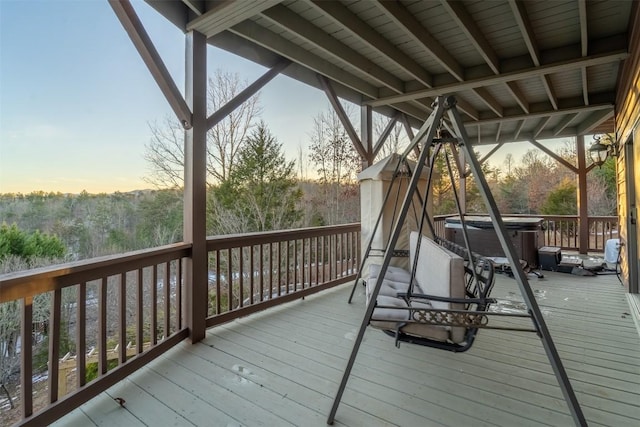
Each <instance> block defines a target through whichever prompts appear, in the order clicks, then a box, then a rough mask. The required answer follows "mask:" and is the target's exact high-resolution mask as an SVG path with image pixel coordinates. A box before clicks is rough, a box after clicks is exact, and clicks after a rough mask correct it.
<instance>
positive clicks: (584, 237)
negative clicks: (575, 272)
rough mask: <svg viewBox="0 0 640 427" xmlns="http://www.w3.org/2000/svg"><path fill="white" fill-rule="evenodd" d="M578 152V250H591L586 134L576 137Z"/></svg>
mask: <svg viewBox="0 0 640 427" xmlns="http://www.w3.org/2000/svg"><path fill="white" fill-rule="evenodd" d="M576 144H577V151H576V152H577V153H578V215H579V219H578V224H579V228H578V250H579V251H580V253H581V254H586V253H587V252H588V251H589V211H588V209H587V207H588V204H587V161H586V158H585V150H584V135H578V136H577V137H576Z"/></svg>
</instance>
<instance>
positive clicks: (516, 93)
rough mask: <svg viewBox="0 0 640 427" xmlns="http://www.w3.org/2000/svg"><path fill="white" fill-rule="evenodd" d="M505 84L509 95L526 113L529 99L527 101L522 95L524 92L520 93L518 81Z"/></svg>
mask: <svg viewBox="0 0 640 427" xmlns="http://www.w3.org/2000/svg"><path fill="white" fill-rule="evenodd" d="M505 84H506V86H507V90H508V91H509V93H510V94H511V96H513V98H514V99H515V100H516V102H517V103H518V105H519V106H520V108H522V111H524V112H525V113H528V112H529V101H527V98H526V97H525V96H524V93H522V90H520V87H519V86H518V83H517V82H515V81H514V82H506V83H505Z"/></svg>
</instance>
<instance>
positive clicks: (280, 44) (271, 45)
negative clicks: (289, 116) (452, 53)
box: [229, 21, 404, 102]
mask: <svg viewBox="0 0 640 427" xmlns="http://www.w3.org/2000/svg"><path fill="white" fill-rule="evenodd" d="M229 31H230V32H232V33H234V34H236V35H238V36H240V37H242V38H244V39H247V40H249V41H251V42H253V43H255V44H257V45H259V46H262V47H264V48H266V49H269V50H271V51H273V52H275V53H277V54H278V55H280V56H283V57H285V58H288V59H290V60H291V61H293V62H296V63H298V64H304V66H305V67H307V68H309V69H310V70H313V71H315V72H316V73H318V74H322V75H324V76H327V77H329V78H330V79H331V80H334V81H336V82H338V83H340V84H342V85H344V86H346V87H348V88H351V89H353V90H355V91H356V92H359V93H361V94H363V95H366V96H368V97H370V98H376V97H377V96H378V88H376V87H375V86H373V85H371V84H369V83H367V82H365V81H363V80H362V79H360V78H358V77H356V76H354V75H353V74H351V73H348V72H347V71H345V70H344V69H342V68H340V67H338V66H336V65H334V64H332V63H330V62H329V61H326V60H324V59H323V58H320V57H318V56H316V55H314V54H312V53H310V52H309V51H308V50H306V49H303V48H301V47H300V46H298V45H296V44H294V43H292V42H291V41H289V40H287V39H285V38H283V37H281V36H280V35H278V34H276V33H274V32H272V31H269V30H267V29H265V28H264V27H261V26H259V25H257V24H256V23H254V22H249V21H247V22H242V23H240V24H236V25H235V26H233V27H231V28H230V29H229ZM403 101H404V100H398V101H396V102H403Z"/></svg>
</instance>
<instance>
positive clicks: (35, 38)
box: [0, 0, 328, 193]
mask: <svg viewBox="0 0 640 427" xmlns="http://www.w3.org/2000/svg"><path fill="white" fill-rule="evenodd" d="M133 4H134V7H135V8H136V11H137V12H138V15H139V17H140V19H141V20H142V22H143V23H144V24H145V26H146V28H147V31H148V32H149V33H150V35H151V38H152V40H153V41H154V44H155V46H156V48H157V49H158V51H159V52H160V54H161V56H162V58H163V60H164V62H165V64H166V65H167V68H168V69H169V71H170V72H171V74H172V76H173V78H174V80H175V81H176V84H177V86H178V87H179V88H181V89H182V88H184V35H183V34H182V32H181V31H180V30H178V29H177V28H176V27H175V26H173V25H172V24H170V23H169V22H168V21H166V20H165V19H164V18H163V17H162V16H160V15H159V14H158V13H157V12H155V11H154V10H153V9H151V8H150V7H149V6H148V5H147V4H146V3H144V2H141V1H134V2H133ZM208 56H209V61H208V71H209V72H212V71H213V70H215V69H216V68H221V69H223V70H225V71H231V72H238V73H239V74H240V76H241V78H242V79H246V80H247V81H248V82H249V83H251V82H253V81H254V80H255V79H256V78H257V77H259V76H260V75H262V74H263V73H264V72H265V71H266V69H265V68H263V67H261V66H259V65H256V64H253V63H251V62H249V61H246V60H244V59H242V58H239V57H237V56H235V55H231V54H229V53H227V52H224V51H221V50H219V49H215V48H213V47H209V53H208ZM283 93H286V102H285V98H283V97H282V94H283ZM261 104H262V107H263V111H264V112H263V115H262V118H263V119H264V120H265V122H266V123H267V125H268V126H269V129H270V130H271V132H272V133H273V134H274V135H275V136H276V138H277V139H278V141H279V142H281V143H282V144H283V145H284V148H285V149H286V150H287V155H288V156H289V157H290V158H291V159H293V158H295V157H296V156H297V151H298V146H299V145H301V144H302V145H304V146H307V145H308V140H309V133H310V132H311V130H312V129H313V116H315V115H317V114H318V113H319V112H320V111H323V110H326V108H327V105H328V102H327V99H326V96H325V95H324V94H323V93H322V92H321V91H318V90H317V89H313V88H310V87H308V86H305V85H303V84H300V83H298V82H295V81H294V80H292V79H289V78H288V77H285V76H279V77H276V78H275V79H274V80H272V81H271V82H270V83H269V84H268V85H267V86H266V87H265V88H264V89H263V90H262V92H261ZM172 114H173V112H172V110H171V109H170V107H169V106H168V104H167V102H166V100H165V99H164V97H163V95H162V93H161V92H160V90H159V89H158V87H157V85H156V83H155V82H154V80H153V79H152V77H151V75H150V73H149V71H148V70H147V68H146V66H145V65H144V63H143V62H142V59H140V56H139V55H138V53H137V51H136V50H135V48H134V47H133V44H132V43H131V41H130V40H129V38H128V36H127V35H126V33H125V31H124V29H123V28H122V25H121V24H120V22H119V21H118V20H117V18H116V16H115V14H114V13H113V11H112V10H111V7H110V6H109V5H108V3H107V1H106V0H84V1H60V0H56V1H36V2H33V1H29V2H24V1H10V0H9V1H7V0H0V193H7V192H21V193H29V192H31V191H38V190H43V191H60V192H63V193H65V192H71V193H78V192H80V191H82V190H87V191H88V192H90V193H96V192H113V191H116V190H117V191H128V190H134V189H140V188H148V187H149V186H150V185H149V184H148V183H146V182H144V181H143V180H142V178H143V176H145V175H147V174H148V169H147V164H146V163H145V160H144V159H143V153H144V146H145V144H147V143H148V141H149V139H150V131H149V124H150V123H153V122H154V121H158V122H161V121H162V120H163V119H164V118H165V117H166V116H167V115H172Z"/></svg>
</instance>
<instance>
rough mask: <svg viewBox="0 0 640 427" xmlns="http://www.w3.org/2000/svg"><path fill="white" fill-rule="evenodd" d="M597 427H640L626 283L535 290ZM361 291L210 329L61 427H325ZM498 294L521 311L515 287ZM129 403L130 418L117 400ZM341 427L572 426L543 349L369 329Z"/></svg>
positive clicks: (507, 284)
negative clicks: (454, 348)
mask: <svg viewBox="0 0 640 427" xmlns="http://www.w3.org/2000/svg"><path fill="white" fill-rule="evenodd" d="M530 281H531V285H532V287H533V288H534V290H535V292H536V295H537V297H538V298H539V304H540V306H541V309H542V310H543V313H544V315H545V317H546V319H547V322H548V325H549V328H550V329H551V332H552V334H553V338H554V341H555V343H556V345H557V347H558V350H559V352H560V356H561V358H562V360H563V363H564V364H565V367H566V369H567V371H568V374H569V377H570V378H571V380H572V384H573V387H574V389H575V390H576V393H577V397H578V400H579V401H580V403H581V405H582V408H583V411H584V413H585V416H586V417H587V420H588V421H589V424H590V425H606V426H616V427H621V426H634V427H635V426H638V425H640V337H639V335H638V330H637V329H636V324H635V323H634V319H633V318H632V316H631V314H630V309H629V305H628V302H627V297H626V295H625V293H624V291H623V288H622V287H621V286H620V284H619V282H618V281H617V279H616V277H615V275H610V276H597V277H578V276H572V275H569V274H561V273H546V274H545V278H544V279H537V278H533V277H532V278H530ZM349 290H350V285H344V286H341V287H338V288H335V289H333V290H330V291H326V292H323V293H321V294H319V295H315V296H312V297H308V298H307V299H306V300H303V301H295V302H293V303H289V304H286V305H284V306H281V307H278V308H275V309H270V310H268V311H266V312H262V313H259V314H257V315H252V316H250V317H248V318H244V319H241V320H238V321H234V322H232V323H230V324H227V325H224V326H222V327H217V328H214V329H211V330H209V331H208V334H207V338H206V339H205V340H204V341H203V342H201V343H198V344H196V345H190V344H188V343H186V342H184V343H182V344H180V345H178V346H177V347H176V348H174V349H173V350H172V351H170V352H168V353H166V354H165V355H164V356H162V357H161V358H159V359H158V360H156V361H154V362H153V363H151V364H149V365H148V366H146V367H145V368H143V369H142V370H140V371H138V372H136V373H135V374H134V375H132V376H130V377H129V378H128V379H126V380H124V381H122V382H121V383H119V384H117V385H115V386H113V387H112V388H111V389H109V390H108V391H107V392H105V393H103V394H101V395H100V396H98V397H97V398H95V399H93V400H91V401H90V402H88V403H87V404H85V405H84V406H82V407H81V408H79V409H77V410H75V411H74V412H72V413H70V414H69V415H67V416H66V417H65V418H63V419H61V420H59V422H58V423H57V424H58V425H64V426H69V425H78V426H87V425H102V426H125V425H126V426H136V425H151V426H168V425H179V426H185V425H198V426H240V425H244V426H254V425H266V426H285V425H295V426H323V425H325V422H326V417H327V414H328V412H329V409H330V407H331V403H332V400H333V397H334V394H335V392H336V389H337V387H338V382H339V381H340V379H341V376H342V372H343V369H344V366H345V364H346V360H347V358H348V356H349V353H350V351H351V348H352V345H353V339H354V336H355V334H356V332H357V328H358V326H359V324H360V321H361V316H362V314H363V312H364V301H363V295H362V294H360V295H359V296H357V297H356V299H355V303H354V304H351V305H348V304H347V303H346V300H347V296H348V292H349ZM494 296H496V297H500V298H505V299H507V300H510V301H511V302H512V303H513V304H515V305H518V302H519V301H522V299H521V297H520V293H519V290H518V288H517V285H516V283H515V281H514V280H512V279H509V278H507V277H505V276H502V275H498V280H497V283H496V290H495V292H494ZM117 397H121V398H123V399H124V400H125V401H126V403H125V405H124V407H120V406H119V405H118V403H116V401H115V400H114V398H117ZM336 425H345V426H381V425H400V426H432V425H447V426H464V425H474V426H486V425H500V426H529V425H551V426H570V425H573V420H572V418H571V417H570V415H569V412H568V409H567V406H566V404H565V402H564V400H563V398H562V396H561V393H560V389H559V387H558V385H557V382H556V379H555V376H554V375H553V373H552V371H551V368H550V366H549V363H548V360H547V357H546V355H545V353H544V350H543V348H542V345H541V342H540V339H539V338H538V337H537V336H536V335H535V334H530V333H529V334H527V333H516V332H502V331H491V330H486V331H481V332H480V335H479V337H478V339H477V340H476V343H475V344H474V347H473V348H472V349H471V350H470V351H468V352H467V353H464V354H453V353H449V352H445V351H441V350H434V349H429V348H424V347H418V346H412V345H409V344H403V345H402V346H401V347H400V348H399V349H397V348H395V347H394V342H393V340H392V339H390V338H388V337H387V336H386V335H384V334H382V333H381V332H380V331H377V330H374V329H371V328H369V329H368V330H367V333H366V335H365V341H364V343H363V345H362V347H361V351H360V353H359V355H358V359H357V361H356V364H355V366H354V370H353V373H352V375H351V377H350V379H349V383H348V386H347V390H346V391H345V394H344V398H343V400H342V403H341V405H340V408H339V409H338V413H337V416H336Z"/></svg>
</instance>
